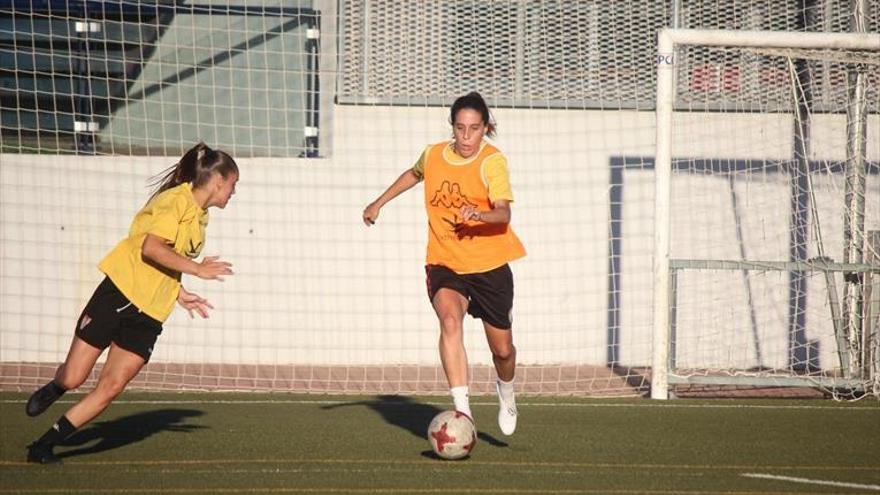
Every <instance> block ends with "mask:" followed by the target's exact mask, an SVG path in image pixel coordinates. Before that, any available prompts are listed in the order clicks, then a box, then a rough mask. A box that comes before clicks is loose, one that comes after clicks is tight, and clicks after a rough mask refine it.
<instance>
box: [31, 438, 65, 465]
mask: <svg viewBox="0 0 880 495" xmlns="http://www.w3.org/2000/svg"><path fill="white" fill-rule="evenodd" d="M27 449H28V453H27V461H28V462H33V463H35V464H61V458H60V457H58V456H57V455H55V453H54V452H52V446H51V445H48V444H45V443H40V442H34V443H32V444H30V445H28V447H27Z"/></svg>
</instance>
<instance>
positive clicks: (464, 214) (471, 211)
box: [458, 203, 481, 222]
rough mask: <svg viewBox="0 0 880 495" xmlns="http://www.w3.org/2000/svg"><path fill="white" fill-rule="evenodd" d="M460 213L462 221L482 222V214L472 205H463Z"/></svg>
mask: <svg viewBox="0 0 880 495" xmlns="http://www.w3.org/2000/svg"><path fill="white" fill-rule="evenodd" d="M458 213H459V214H460V215H461V221H462V222H467V221H469V220H474V221H477V222H479V221H481V220H480V212H479V210H477V207H476V206H474V205H470V204H467V203H465V204H463V205H461V208H459V209H458Z"/></svg>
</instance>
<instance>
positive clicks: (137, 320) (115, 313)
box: [76, 277, 162, 362]
mask: <svg viewBox="0 0 880 495" xmlns="http://www.w3.org/2000/svg"><path fill="white" fill-rule="evenodd" d="M161 333H162V322H160V321H158V320H155V319H153V318H152V317H150V316H147V315H146V314H144V313H141V312H140V310H138V308H137V307H136V306H135V305H134V304H132V303H131V301H129V300H128V299H127V298H126V297H125V296H124V295H122V292H119V289H117V288H116V286H115V285H113V282H111V281H110V278H109V277H105V278H104V281H103V282H101V283H100V285H98V288H97V289H95V293H94V294H92V298H91V299H89V302H88V304H86V307H85V309H83V312H82V314H81V315H80V317H79V319H78V320H77V321H76V336H77V337H79V338H81V339H83V340H84V341H86V343H88V344H89V345H92V346H94V347H97V348H98V349H106V348H107V347H108V346H109V345H110V343H111V342H116V345H118V346H119V347H121V348H123V349H125V350H127V351H131V352H133V353H135V354H137V355H138V356H140V357H142V358H144V361H145V362H148V361H149V360H150V355H151V354H152V353H153V346H154V345H155V344H156V339H158V338H159V334H161Z"/></svg>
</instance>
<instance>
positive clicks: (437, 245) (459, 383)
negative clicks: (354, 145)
mask: <svg viewBox="0 0 880 495" xmlns="http://www.w3.org/2000/svg"><path fill="white" fill-rule="evenodd" d="M449 123H450V124H452V133H453V139H452V140H451V141H444V142H440V143H437V144H432V145H430V146H428V147H427V148H425V151H424V152H423V153H422V155H421V157H419V159H418V160H417V161H416V163H415V165H413V167H412V168H409V169H407V170H406V171H404V172H403V173H402V174H401V175H400V177H398V178H397V180H395V181H394V183H392V184H391V186H389V187H388V189H386V190H385V192H383V193H382V195H381V196H379V198H377V199H376V200H375V201H373V202H372V203H370V204H369V205H368V206H367V207H366V208H365V209H364V213H363V220H364V223H365V224H366V225H368V226H369V225H372V224H373V223H375V222H376V220H377V219H378V218H379V211H380V210H381V209H382V207H383V206H384V205H385V204H386V203H387V202H389V201H391V200H392V199H394V198H396V197H397V196H398V195H399V194H401V193H402V192H404V191H406V190H409V189H410V188H412V187H413V186H415V185H416V184H418V183H419V182H421V181H424V182H425V186H424V189H425V209H426V210H427V213H428V254H427V262H426V263H427V266H426V267H425V271H426V272H427V286H428V297H429V298H430V300H431V304H432V305H433V307H434V312H435V313H437V318H438V319H439V320H440V361H441V362H442V364H443V370H444V372H445V373H446V379H447V381H448V382H449V387H450V393H451V394H452V400H453V404H454V405H455V409H456V410H458V411H461V412H463V413H465V414H467V415H468V416H470V417H471V418H473V415H472V414H471V409H470V404H469V401H468V366H467V353H466V351H465V348H464V338H463V321H464V315H465V313H468V314H470V315H472V316H473V317H475V318H480V319H482V320H483V328H484V330H485V332H486V339H487V340H488V342H489V348H490V349H491V351H492V360H493V361H494V363H495V371H496V372H497V375H498V381H497V382H496V391H497V392H498V401H499V411H498V425H499V426H500V427H501V431H502V432H503V433H504V434H505V435H512V434H513V432H514V430H515V429H516V415H517V411H516V403H515V401H514V394H513V381H514V375H515V371H516V348H515V347H514V346H513V336H512V335H511V320H510V319H511V316H510V314H511V309H512V307H513V275H512V273H511V271H510V267H509V266H508V262H510V261H513V260H515V259H517V258H521V257H522V256H525V249H524V248H523V245H522V244H521V243H520V241H519V239H518V238H517V236H516V234H514V232H513V230H512V229H511V228H510V226H509V223H510V203H511V202H512V201H513V193H512V192H511V189H510V182H509V178H508V171H507V159H506V158H505V157H504V155H502V154H501V152H500V151H499V150H498V148H496V147H495V146H493V145H492V144H490V143H488V142H487V141H485V140H484V139H483V137H484V136H489V137H492V136H493V135H494V134H495V123H494V121H493V120H492V118H491V115H490V114H489V107H488V106H487V105H486V102H485V101H484V100H483V98H482V96H480V95H479V93H475V92H474V93H469V94H467V95H465V96H462V97H460V98H458V99H457V100H455V102H454V103H453V105H452V108H451V109H450V113H449Z"/></svg>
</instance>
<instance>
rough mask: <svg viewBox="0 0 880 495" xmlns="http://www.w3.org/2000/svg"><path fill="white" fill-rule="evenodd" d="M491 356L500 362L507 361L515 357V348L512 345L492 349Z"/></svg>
mask: <svg viewBox="0 0 880 495" xmlns="http://www.w3.org/2000/svg"><path fill="white" fill-rule="evenodd" d="M492 356H493V357H494V358H495V359H497V360H500V361H508V360H510V359H513V358H515V357H516V347H514V346H513V344H504V345H500V346H496V347H495V348H493V349H492Z"/></svg>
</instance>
